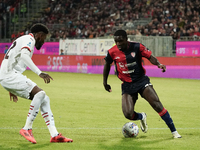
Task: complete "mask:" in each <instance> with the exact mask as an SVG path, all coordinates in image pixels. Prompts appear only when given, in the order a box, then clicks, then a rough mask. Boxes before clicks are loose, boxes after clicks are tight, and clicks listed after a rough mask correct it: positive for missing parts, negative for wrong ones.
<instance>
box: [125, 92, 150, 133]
mask: <svg viewBox="0 0 200 150" xmlns="http://www.w3.org/2000/svg"><path fill="white" fill-rule="evenodd" d="M137 99H138V94H133V95H129V94H127V93H125V94H123V95H122V111H123V114H124V116H125V117H126V118H127V119H129V120H141V129H142V131H143V132H145V133H146V132H147V130H148V126H147V123H146V117H147V116H146V114H145V113H144V112H142V113H138V112H135V111H134V107H135V104H136V101H137Z"/></svg>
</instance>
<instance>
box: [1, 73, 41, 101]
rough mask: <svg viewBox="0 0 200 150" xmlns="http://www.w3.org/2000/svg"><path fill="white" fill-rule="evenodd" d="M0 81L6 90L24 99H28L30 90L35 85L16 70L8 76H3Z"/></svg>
mask: <svg viewBox="0 0 200 150" xmlns="http://www.w3.org/2000/svg"><path fill="white" fill-rule="evenodd" d="M9 76H10V75H9ZM0 83H1V85H2V86H3V87H4V88H5V89H6V90H7V91H9V92H11V93H13V94H15V95H17V96H19V97H22V98H26V99H29V97H30V92H31V91H32V90H33V88H34V87H35V86H36V85H37V84H36V83H35V82H33V81H31V80H30V79H28V78H27V77H26V76H24V75H23V74H21V73H18V72H15V73H12V75H11V76H10V77H9V78H4V79H3V80H1V82H0Z"/></svg>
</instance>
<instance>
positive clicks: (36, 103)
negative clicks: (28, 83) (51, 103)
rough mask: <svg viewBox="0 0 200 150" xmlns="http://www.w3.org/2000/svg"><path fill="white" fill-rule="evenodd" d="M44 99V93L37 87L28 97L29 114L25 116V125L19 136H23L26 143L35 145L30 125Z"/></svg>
mask: <svg viewBox="0 0 200 150" xmlns="http://www.w3.org/2000/svg"><path fill="white" fill-rule="evenodd" d="M44 97H45V92H44V91H42V89H40V88H39V87H38V86H35V87H34V88H33V89H32V91H31V93H30V96H29V99H31V100H32V101H31V104H30V108H29V112H28V115H27V119H26V123H25V126H24V127H23V128H22V129H21V130H20V134H21V135H22V136H24V137H25V138H26V139H27V140H28V141H30V142H32V143H34V144H35V143H36V141H35V139H34V137H33V134H32V125H33V121H34V120H35V118H36V116H37V114H38V112H39V108H40V105H41V103H42V101H43V99H44Z"/></svg>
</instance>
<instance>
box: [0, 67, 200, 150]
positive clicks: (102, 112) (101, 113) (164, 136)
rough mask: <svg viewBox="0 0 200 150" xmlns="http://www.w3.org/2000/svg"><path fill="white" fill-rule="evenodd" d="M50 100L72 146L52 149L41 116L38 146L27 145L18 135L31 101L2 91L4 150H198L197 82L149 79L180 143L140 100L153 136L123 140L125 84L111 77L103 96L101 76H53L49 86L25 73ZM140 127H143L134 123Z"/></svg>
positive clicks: (0, 114)
mask: <svg viewBox="0 0 200 150" xmlns="http://www.w3.org/2000/svg"><path fill="white" fill-rule="evenodd" d="M24 74H25V75H27V76H28V77H29V78H30V79H31V80H33V81H34V82H36V83H37V84H38V86H39V87H41V88H42V89H43V90H44V91H45V92H46V94H47V95H48V96H49V97H50V100H51V109H52V112H53V114H54V119H55V124H56V127H57V129H58V131H59V132H61V133H62V134H63V135H64V136H67V137H69V138H72V139H73V140H74V142H73V143H50V142H49V141H50V134H49V131H48V129H47V127H46V124H45V122H44V120H43V118H42V116H41V114H40V113H39V114H38V116H37V118H36V119H35V121H34V124H33V135H34V137H35V139H36V141H37V144H32V143H30V142H28V141H26V140H25V139H24V138H23V137H22V136H21V135H19V130H20V129H21V128H22V127H23V126H24V124H25V120H26V116H27V113H28V110H29V105H30V101H29V100H26V99H22V98H19V101H18V102H17V103H14V102H11V101H10V100H9V95H8V92H7V91H6V90H4V89H3V88H2V87H0V150H9V149H12V150H65V149H66V150H129V149H132V150H143V149H145V150H155V149H156V150H188V149H191V150H199V149H200V146H199V141H200V115H199V112H200V111H199V109H200V102H199V101H200V94H199V85H200V81H199V80H187V79H168V78H151V83H152V84H153V85H154V88H155V90H156V92H157V94H158V96H159V98H160V100H161V101H162V103H163V105H164V107H165V108H166V109H167V110H168V111H169V113H170V115H171V117H172V119H173V120H174V123H175V126H176V128H177V130H178V132H179V133H180V134H181V135H182V137H183V138H182V139H173V138H172V135H171V133H170V130H169V129H168V128H167V126H166V124H165V123H164V121H163V120H162V119H161V118H160V117H159V115H158V114H157V113H156V112H155V111H154V110H153V109H152V108H151V106H150V105H149V104H148V103H147V102H146V101H145V100H144V99H142V98H141V97H140V96H139V99H138V101H137V104H136V107H135V110H136V111H137V112H146V113H147V123H148V126H149V130H148V132H147V133H143V132H142V131H141V130H140V131H139V135H138V136H137V137H136V138H124V137H123V135H122V133H121V128H122V126H123V125H124V124H125V123H126V122H129V120H127V119H125V118H124V116H123V114H122V110H121V81H120V80H119V79H118V78H117V77H116V76H115V75H110V76H109V79H108V81H109V82H108V83H109V84H110V85H111V87H112V92H111V93H108V92H106V91H105V90H104V87H103V82H102V78H103V77H102V75H99V74H98V75H97V74H76V73H57V72H56V73H55V72H49V74H50V75H51V76H52V77H53V79H54V81H52V82H51V83H50V84H45V83H44V82H43V80H42V79H41V78H39V77H38V76H37V75H36V74H34V73H33V72H31V71H26V72H25V73H24ZM134 122H135V123H136V124H137V125H138V126H139V124H140V122H139V121H134Z"/></svg>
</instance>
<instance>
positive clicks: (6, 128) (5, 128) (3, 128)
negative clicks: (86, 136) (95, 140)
mask: <svg viewBox="0 0 200 150" xmlns="http://www.w3.org/2000/svg"><path fill="white" fill-rule="evenodd" d="M10 129H13V130H14V129H21V128H17V127H0V130H10ZM33 129H42V130H43V129H47V128H42V127H41V128H38V127H36V128H33ZM57 129H67V130H77V129H78V130H118V129H121V128H84V127H83V128H66V127H58V128H57ZM149 129H151V130H166V129H169V128H149ZM177 129H178V130H200V128H177Z"/></svg>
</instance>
